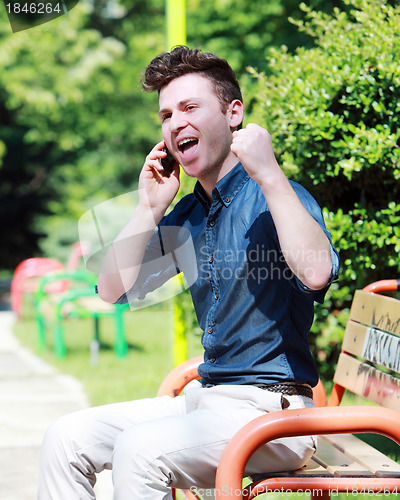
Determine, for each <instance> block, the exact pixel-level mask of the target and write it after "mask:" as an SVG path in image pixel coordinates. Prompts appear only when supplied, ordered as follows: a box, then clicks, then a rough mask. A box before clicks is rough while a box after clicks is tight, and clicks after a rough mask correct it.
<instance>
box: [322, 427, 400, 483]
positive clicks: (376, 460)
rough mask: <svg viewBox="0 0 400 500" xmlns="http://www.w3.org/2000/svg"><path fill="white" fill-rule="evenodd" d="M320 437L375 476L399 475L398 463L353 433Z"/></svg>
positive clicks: (399, 467) (399, 465)
mask: <svg viewBox="0 0 400 500" xmlns="http://www.w3.org/2000/svg"><path fill="white" fill-rule="evenodd" d="M322 439H324V440H325V442H327V443H329V444H330V445H331V446H334V447H335V448H337V449H338V450H340V451H341V452H342V453H343V454H344V455H346V456H347V457H349V459H350V460H354V461H357V462H358V463H360V464H361V465H362V466H364V467H365V468H366V469H368V470H369V471H370V472H371V473H373V474H375V475H376V476H377V477H400V464H398V463H397V462H395V461H394V460H391V459H390V458H389V457H387V456H386V455H384V454H383V453H381V452H380V451H379V450H377V449H376V448H374V447H373V446H370V445H369V444H368V443H365V442H364V441H362V440H361V439H359V438H358V437H356V436H354V435H353V434H335V435H327V436H321V440H322Z"/></svg>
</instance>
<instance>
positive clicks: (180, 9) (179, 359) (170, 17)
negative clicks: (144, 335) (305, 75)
mask: <svg viewBox="0 0 400 500" xmlns="http://www.w3.org/2000/svg"><path fill="white" fill-rule="evenodd" d="M166 16H167V51H169V50H171V49H172V47H175V46H176V45H186V0H167V5H166ZM177 279H179V280H180V282H181V285H182V277H181V276H178V278H177ZM182 290H184V287H183V286H182ZM173 308H174V333H173V335H174V340H173V342H174V345H173V358H174V366H177V365H179V364H181V363H183V362H184V361H186V360H187V357H188V339H187V332H186V322H185V308H184V307H183V306H182V303H181V300H180V299H179V295H178V296H175V297H174V299H173Z"/></svg>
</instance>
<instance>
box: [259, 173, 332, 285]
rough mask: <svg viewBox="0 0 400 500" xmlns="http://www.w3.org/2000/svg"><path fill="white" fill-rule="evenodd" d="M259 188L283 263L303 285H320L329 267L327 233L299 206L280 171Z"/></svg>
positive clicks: (325, 280)
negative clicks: (269, 215)
mask: <svg viewBox="0 0 400 500" xmlns="http://www.w3.org/2000/svg"><path fill="white" fill-rule="evenodd" d="M261 189H262V191H263V193H264V196H265V198H266V200H267V203H268V207H269V210H270V213H271V215H272V218H273V220H274V224H275V227H276V230H277V233H278V239H279V244H280V247H281V250H282V253H283V255H284V257H285V260H286V263H287V265H288V266H289V267H290V269H291V270H292V271H293V272H294V274H295V275H296V276H297V277H298V278H299V279H300V281H301V282H302V283H303V284H304V285H306V286H307V287H309V288H311V289H313V290H318V289H320V288H323V287H324V286H325V285H326V284H327V283H328V280H329V277H330V273H331V269H332V262H331V257H330V242H329V240H328V237H327V236H326V234H325V233H324V231H323V230H322V229H321V227H320V226H319V224H318V223H317V221H316V220H315V219H314V218H313V217H312V216H311V215H310V214H309V212H308V211H307V210H306V208H305V207H304V206H303V204H302V203H301V201H300V199H299V198H298V196H297V194H296V193H295V191H294V190H293V188H292V186H291V185H290V183H289V181H288V180H287V178H286V177H285V175H284V174H283V172H282V171H278V173H277V175H276V176H275V177H274V178H273V179H270V180H269V181H268V182H265V183H261Z"/></svg>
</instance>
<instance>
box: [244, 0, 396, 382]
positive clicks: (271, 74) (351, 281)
mask: <svg viewBox="0 0 400 500" xmlns="http://www.w3.org/2000/svg"><path fill="white" fill-rule="evenodd" d="M345 3H346V4H347V5H348V7H349V11H348V12H343V11H340V10H339V9H335V10H334V12H333V13H332V14H324V13H320V12H314V11H312V10H311V9H310V8H308V7H307V6H306V5H305V4H302V6H301V7H302V9H303V10H304V11H305V12H306V16H307V19H306V21H305V22H302V21H293V22H294V24H296V25H297V26H298V28H299V29H300V30H301V31H303V32H305V33H307V34H308V35H310V36H312V37H314V38H315V47H313V48H310V49H303V48H299V49H298V50H297V51H296V53H294V54H291V53H289V52H288V51H287V50H285V48H284V47H283V48H282V49H281V50H278V49H272V50H271V51H270V53H269V59H268V60H269V68H268V75H267V74H265V73H260V72H256V71H255V70H251V72H252V74H253V76H254V77H255V78H256V84H255V86H254V87H252V88H251V89H250V90H251V101H252V114H251V117H250V119H251V120H252V121H256V122H258V123H260V124H263V125H265V126H266V127H267V128H268V129H269V131H270V133H271V135H272V138H273V143H274V147H275V151H276V154H277V156H278V158H279V160H280V163H281V165H282V167H283V168H284V170H285V171H286V173H287V174H288V175H289V176H290V177H292V178H293V179H295V180H297V181H299V182H300V183H301V184H302V185H304V186H305V187H306V188H307V189H309V190H310V191H311V193H312V194H314V196H315V197H316V198H317V200H318V201H319V202H320V204H321V205H322V206H323V207H325V216H326V221H327V226H328V229H329V230H330V231H331V234H332V237H333V241H334V244H335V246H336V247H337V248H338V249H339V250H340V253H341V262H342V270H341V275H340V281H339V283H340V286H339V287H338V286H334V287H332V289H331V291H330V293H329V296H328V298H327V302H326V303H325V305H324V307H325V306H326V305H327V306H328V307H327V311H326V313H329V315H328V316H327V315H326V313H325V312H323V311H324V309H322V308H319V309H318V313H317V317H316V322H315V325H314V328H313V332H314V333H315V334H316V335H314V342H315V349H316V351H317V352H318V353H319V355H320V353H321V349H326V348H327V352H326V353H325V354H324V356H326V359H320V367H319V368H320V371H321V374H322V375H323V376H326V377H328V379H329V378H330V377H331V375H332V370H333V367H334V361H335V356H337V345H338V344H339V343H340V340H341V338H342V332H343V325H344V323H345V317H346V308H347V307H348V306H349V302H350V298H351V296H352V294H353V292H354V290H355V289H356V288H360V287H363V286H365V285H367V284H368V283H369V282H372V281H375V280H377V279H383V278H391V277H396V276H397V275H398V273H399V271H400V260H399V258H398V255H399V251H400V228H399V221H400V205H399V204H398V203H397V201H398V200H399V199H400V183H399V179H400V147H399V146H400V127H399V124H400V123H399V122H400V114H399V111H400V85H399V84H400V67H399V65H398V60H397V59H398V58H397V54H398V53H399V50H400V36H399V35H400V8H399V7H398V6H396V7H392V6H391V4H390V3H389V2H387V1H386V2H385V1H383V2H377V1H372V0H346V2H345Z"/></svg>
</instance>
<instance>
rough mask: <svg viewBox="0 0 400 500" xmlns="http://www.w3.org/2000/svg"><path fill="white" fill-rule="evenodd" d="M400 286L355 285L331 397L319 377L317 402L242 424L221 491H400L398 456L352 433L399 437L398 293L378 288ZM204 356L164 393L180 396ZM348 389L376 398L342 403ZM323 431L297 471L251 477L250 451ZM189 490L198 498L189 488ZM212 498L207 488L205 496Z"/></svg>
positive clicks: (219, 480) (246, 495)
mask: <svg viewBox="0 0 400 500" xmlns="http://www.w3.org/2000/svg"><path fill="white" fill-rule="evenodd" d="M398 290H400V280H385V281H381V282H377V283H373V284H372V285H369V286H368V287H366V288H365V289H364V290H358V291H357V292H356V293H355V296H354V300H353V304H352V307H351V311H350V319H349V321H348V323H347V326H346V331H345V336H344V340H343V345H342V352H341V354H340V357H339V361H338V364H337V368H336V372H335V376H334V386H333V390H332V395H331V398H330V401H329V405H328V406H327V405H326V396H325V394H324V390H323V387H322V385H321V384H319V385H318V386H317V387H316V388H315V389H314V400H315V403H316V406H317V407H316V408H306V409H301V410H290V409H289V410H283V411H279V412H274V413H270V414H267V415H264V416H262V417H259V418H257V419H255V420H253V421H252V422H250V423H249V424H247V425H246V426H244V427H243V428H242V429H241V430H240V431H239V432H238V433H237V434H236V435H235V436H234V437H233V438H232V440H231V441H230V442H229V444H228V445H227V447H226V450H225V452H224V453H223V456H222V457H221V461H220V464H219V467H218V471H217V477H216V484H215V492H214V495H215V498H216V499H220V500H222V499H224V500H225V499H233V498H235V499H238V498H239V499H246V500H247V499H251V498H255V497H256V496H258V495H260V494H263V493H266V492H267V493H268V492H278V491H279V492H280V493H285V492H286V493H290V494H291V493H292V492H296V491H297V492H301V493H302V494H305V493H307V494H309V495H310V497H311V498H318V499H321V498H329V496H330V494H333V495H336V494H337V493H338V492H345V493H348V494H349V495H350V496H355V495H356V494H359V493H365V494H367V495H368V496H370V495H372V494H374V493H375V494H377V495H380V496H388V495H389V494H390V493H400V464H398V463H397V462H395V461H394V460H392V459H390V458H389V457H387V456H386V455H385V454H383V453H381V452H380V451H378V450H377V449H375V448H374V447H372V446H370V445H369V444H367V443H365V442H364V441H362V440H360V439H359V438H357V437H356V436H354V435H353V433H364V432H368V433H378V434H383V435H385V436H387V437H389V438H391V439H392V440H394V441H396V442H397V443H398V444H400V414H399V412H400V379H399V373H400V301H399V300H397V299H395V298H393V297H387V296H383V295H380V294H379V293H378V292H381V291H398ZM200 361H201V360H200V358H195V359H193V360H189V361H188V362H186V363H184V364H183V365H182V366H181V367H178V368H177V369H175V370H174V371H173V372H171V374H170V375H169V376H168V377H167V378H166V379H165V380H164V382H163V384H162V385H161V387H160V390H159V394H170V395H172V396H176V395H177V394H179V392H180V391H181V390H182V388H183V387H184V386H185V385H186V384H187V383H188V382H190V380H193V379H194V378H197V377H198V375H197V366H198V363H199V362H200ZM346 389H347V390H349V391H351V392H353V393H354V394H357V395H359V396H362V397H364V398H366V399H368V400H369V401H371V402H373V403H375V405H378V406H339V404H340V402H341V399H342V396H343V393H344V391H345V390H346ZM308 434H318V435H319V440H318V450H317V452H316V454H315V455H314V456H313V458H312V459H311V460H310V461H309V463H308V464H307V465H306V466H305V467H304V468H302V469H299V470H296V471H285V472H281V473H274V474H268V475H262V476H260V475H258V476H257V477H252V478H246V483H249V482H250V484H247V486H246V487H245V488H243V480H244V477H243V472H244V470H245V466H246V464H247V462H248V460H249V459H250V457H251V456H252V454H253V453H254V452H255V451H256V450H257V449H258V448H259V447H260V446H262V445H263V444H264V443H266V442H268V441H271V440H273V439H277V438H280V437H284V436H294V435H308ZM184 494H185V496H186V498H188V499H195V498H201V497H200V496H196V495H195V494H194V493H193V492H192V491H185V492H184ZM207 498H210V496H207Z"/></svg>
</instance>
